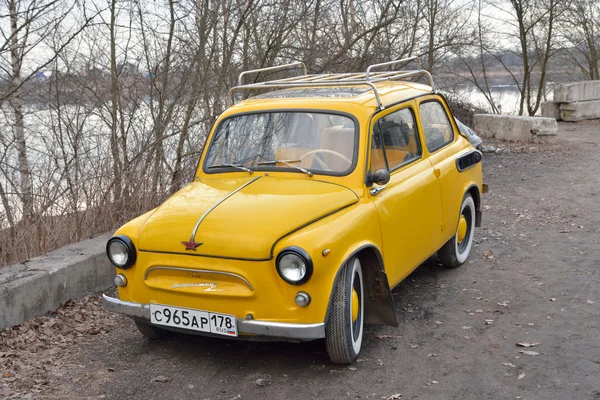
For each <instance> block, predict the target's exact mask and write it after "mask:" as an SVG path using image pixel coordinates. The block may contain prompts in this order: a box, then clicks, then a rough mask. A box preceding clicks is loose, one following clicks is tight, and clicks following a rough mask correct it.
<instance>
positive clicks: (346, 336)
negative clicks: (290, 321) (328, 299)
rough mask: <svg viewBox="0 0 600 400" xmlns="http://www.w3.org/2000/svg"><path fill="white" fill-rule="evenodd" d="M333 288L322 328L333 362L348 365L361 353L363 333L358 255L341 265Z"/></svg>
mask: <svg viewBox="0 0 600 400" xmlns="http://www.w3.org/2000/svg"><path fill="white" fill-rule="evenodd" d="M333 290H334V293H333V302H332V304H331V309H330V313H329V320H328V321H327V325H326V327H325V336H326V338H325V342H326V345H327V353H328V354H329V358H330V359H331V361H332V362H334V363H337V364H351V363H352V362H354V360H356V358H357V357H358V354H359V353H360V349H361V347H362V341H363V334H364V280H363V274H362V268H361V265H360V261H359V259H358V258H357V257H352V258H351V259H350V260H349V261H348V262H347V263H346V265H345V266H344V267H343V269H342V271H341V272H340V275H339V277H338V280H337V282H336V285H335V287H334V289H333Z"/></svg>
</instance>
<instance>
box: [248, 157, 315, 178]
mask: <svg viewBox="0 0 600 400" xmlns="http://www.w3.org/2000/svg"><path fill="white" fill-rule="evenodd" d="M293 162H296V163H298V162H300V160H273V161H262V162H259V163H256V164H257V165H271V164H278V163H279V164H285V165H287V166H288V167H291V168H295V169H297V170H299V171H302V172H304V173H305V174H306V175H308V176H309V177H312V176H313V173H312V172H310V171H309V170H307V169H306V168H302V167H299V166H297V165H294V164H290V163H293Z"/></svg>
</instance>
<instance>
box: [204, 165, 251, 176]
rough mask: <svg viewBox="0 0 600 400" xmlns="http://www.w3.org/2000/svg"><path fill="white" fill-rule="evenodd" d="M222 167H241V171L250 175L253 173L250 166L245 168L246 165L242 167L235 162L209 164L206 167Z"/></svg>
mask: <svg viewBox="0 0 600 400" xmlns="http://www.w3.org/2000/svg"><path fill="white" fill-rule="evenodd" d="M223 167H231V168H237V169H241V170H242V171H246V172H248V173H249V174H250V175H252V174H253V173H254V171H253V170H251V169H250V168H246V167H243V166H241V165H237V164H218V165H211V166H209V167H208V168H223Z"/></svg>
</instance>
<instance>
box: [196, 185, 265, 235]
mask: <svg viewBox="0 0 600 400" xmlns="http://www.w3.org/2000/svg"><path fill="white" fill-rule="evenodd" d="M260 178H261V176H257V177H256V178H254V179H252V180H249V181H248V182H246V183H244V184H243V185H242V186H240V187H239V188H237V189H235V190H234V191H233V192H231V193H229V194H228V195H227V196H225V197H223V198H222V199H221V200H219V201H217V202H216V203H215V204H213V205H212V206H211V207H210V208H209V209H208V210H206V212H205V213H204V214H202V216H201V217H200V219H198V222H196V225H194V229H193V230H192V236H191V237H190V242H194V239H195V237H196V233H197V232H198V227H200V224H201V223H202V221H203V220H204V218H206V216H207V215H208V214H210V212H211V211H212V210H214V209H215V208H217V207H218V206H219V205H220V204H221V203H223V202H224V201H225V200H227V199H228V198H230V197H231V196H233V195H234V194H236V193H237V192H239V191H240V190H242V189H243V188H245V187H246V186H248V185H250V184H251V183H253V182H255V181H256V180H258V179H260Z"/></svg>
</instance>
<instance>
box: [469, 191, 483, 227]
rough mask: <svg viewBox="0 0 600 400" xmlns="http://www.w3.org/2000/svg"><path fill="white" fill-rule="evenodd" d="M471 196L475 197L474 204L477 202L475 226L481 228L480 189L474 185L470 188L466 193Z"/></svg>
mask: <svg viewBox="0 0 600 400" xmlns="http://www.w3.org/2000/svg"><path fill="white" fill-rule="evenodd" d="M467 193H468V194H470V195H471V197H473V202H475V226H476V227H480V226H481V217H482V213H481V193H480V192H479V187H478V186H477V185H476V184H472V185H471V186H469V187H468V188H467V190H466V192H465V194H467Z"/></svg>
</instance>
